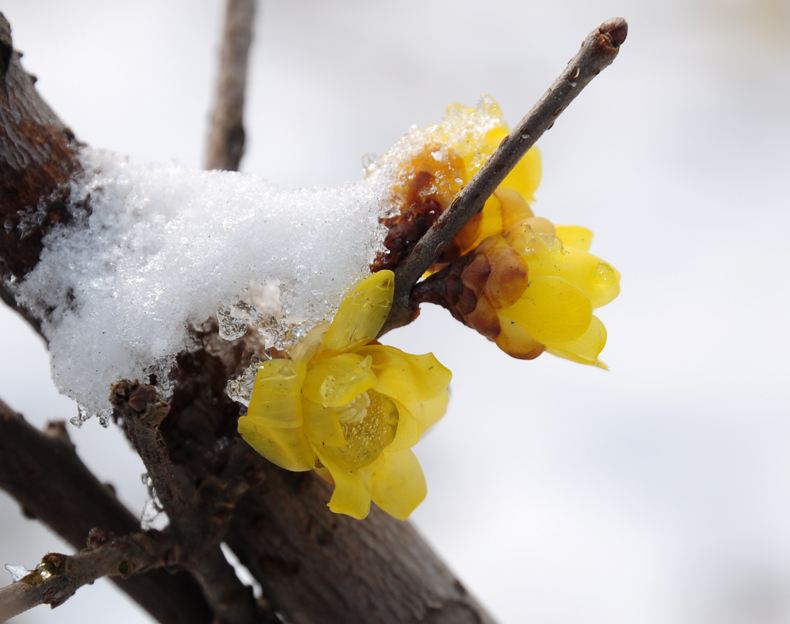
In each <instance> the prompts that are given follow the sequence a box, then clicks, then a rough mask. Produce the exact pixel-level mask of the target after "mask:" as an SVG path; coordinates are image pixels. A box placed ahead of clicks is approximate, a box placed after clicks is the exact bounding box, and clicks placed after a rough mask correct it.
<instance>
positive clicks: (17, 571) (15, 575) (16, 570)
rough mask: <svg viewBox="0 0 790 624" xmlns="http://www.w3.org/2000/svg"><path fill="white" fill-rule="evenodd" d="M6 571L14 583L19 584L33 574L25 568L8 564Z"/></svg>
mask: <svg viewBox="0 0 790 624" xmlns="http://www.w3.org/2000/svg"><path fill="white" fill-rule="evenodd" d="M5 569H6V570H8V573H9V574H10V575H11V580H12V581H13V582H14V583H18V582H19V581H21V580H22V579H23V578H24V577H26V576H27V575H28V574H30V572H31V570H28V569H27V568H26V567H25V566H15V565H8V564H7V563H6V564H5Z"/></svg>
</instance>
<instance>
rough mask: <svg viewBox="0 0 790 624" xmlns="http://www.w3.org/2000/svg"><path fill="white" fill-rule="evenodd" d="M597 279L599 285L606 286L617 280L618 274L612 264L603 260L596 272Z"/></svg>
mask: <svg viewBox="0 0 790 624" xmlns="http://www.w3.org/2000/svg"><path fill="white" fill-rule="evenodd" d="M595 279H596V281H597V282H598V285H599V286H601V287H606V286H610V285H612V284H613V283H614V282H616V281H617V274H616V273H615V270H614V268H613V267H612V265H611V264H609V263H608V262H603V261H602V262H601V263H600V264H599V265H598V270H597V271H596V272H595Z"/></svg>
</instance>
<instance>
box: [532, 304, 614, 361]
mask: <svg viewBox="0 0 790 624" xmlns="http://www.w3.org/2000/svg"><path fill="white" fill-rule="evenodd" d="M604 346H606V327H604V325H603V323H602V322H601V320H600V319H599V318H598V317H597V316H593V317H592V321H591V322H590V327H589V329H588V330H587V331H586V332H585V333H584V334H583V335H582V336H580V337H579V338H577V339H576V340H571V341H569V342H562V343H556V344H552V345H550V346H549V347H548V349H547V350H548V352H549V353H552V354H554V355H557V356H559V357H561V358H565V359H566V360H572V361H573V362H578V363H579V364H589V365H591V366H598V367H599V368H603V369H605V370H609V369H608V367H607V366H606V364H604V363H603V362H601V360H599V359H598V355H599V354H600V353H601V351H603V348H604Z"/></svg>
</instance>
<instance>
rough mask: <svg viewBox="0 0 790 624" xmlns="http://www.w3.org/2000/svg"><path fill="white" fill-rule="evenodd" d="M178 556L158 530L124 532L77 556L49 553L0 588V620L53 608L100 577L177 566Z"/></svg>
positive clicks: (170, 543) (180, 554) (177, 552)
mask: <svg viewBox="0 0 790 624" xmlns="http://www.w3.org/2000/svg"><path fill="white" fill-rule="evenodd" d="M182 555H183V553H182V552H180V549H179V548H178V546H177V545H176V544H174V543H172V542H170V540H169V539H168V538H167V536H166V534H164V533H158V532H150V533H135V534H133V535H127V536H125V537H121V538H118V539H115V540H113V541H111V542H108V543H106V544H103V545H101V546H98V547H96V548H93V549H90V550H85V551H83V552H81V553H79V554H77V555H61V554H58V553H49V554H48V555H45V556H44V557H43V558H42V559H41V563H40V564H39V565H38V566H36V568H35V570H33V571H32V572H30V573H29V574H27V575H26V576H24V577H22V579H20V580H19V581H17V582H16V583H14V584H13V585H8V586H6V587H4V588H2V589H0V622H5V621H6V620H7V619H9V618H12V617H14V616H16V615H19V614H20V613H23V612H24V611H27V610H29V609H32V608H33V607H37V606H38V605H40V604H48V605H51V606H52V607H53V608H54V607H57V606H59V605H61V604H63V603H64V602H66V600H68V599H69V598H71V596H73V595H74V593H75V592H76V591H77V590H78V589H79V588H80V587H82V586H83V585H88V584H90V583H93V582H94V581H95V580H96V579H99V578H101V577H104V576H122V577H127V576H130V575H131V574H137V573H141V572H146V571H148V570H151V569H154V568H159V567H163V566H168V567H173V566H177V565H178V564H179V563H180V559H181V556H182Z"/></svg>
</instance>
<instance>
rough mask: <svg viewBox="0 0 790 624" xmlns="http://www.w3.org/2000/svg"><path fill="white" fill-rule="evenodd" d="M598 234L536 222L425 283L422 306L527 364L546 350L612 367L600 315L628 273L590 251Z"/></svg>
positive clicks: (418, 293) (418, 291)
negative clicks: (441, 311) (437, 309)
mask: <svg viewBox="0 0 790 624" xmlns="http://www.w3.org/2000/svg"><path fill="white" fill-rule="evenodd" d="M591 240H592V232H591V231H590V230H588V229H587V228H583V227H579V226H556V227H555V226H554V225H553V224H552V223H551V222H550V221H549V220H548V219H544V218H540V217H531V218H528V219H524V220H522V221H520V222H518V223H516V224H515V225H513V226H511V227H510V228H508V229H507V230H506V231H505V232H504V234H494V235H493V236H489V237H488V238H486V239H485V240H484V241H483V242H482V243H480V244H479V245H478V246H477V247H475V248H474V249H473V250H472V251H470V252H469V253H467V254H466V255H464V256H462V257H460V258H458V259H457V260H455V261H454V262H452V263H450V264H449V265H448V266H446V267H445V268H444V269H442V270H441V271H439V272H438V273H435V274H433V275H431V276H430V277H429V278H428V279H426V280H425V281H424V282H421V283H420V284H418V285H417V287H416V288H415V291H414V295H415V297H416V298H417V300H418V301H422V302H429V303H435V304H438V305H441V306H444V307H445V308H447V309H448V310H450V312H452V314H453V316H454V317H455V318H457V319H458V320H460V321H461V322H463V323H464V324H466V325H468V326H469V327H471V328H473V329H475V330H476V331H478V332H479V333H481V334H482V335H483V336H485V337H486V338H488V339H489V340H492V341H494V342H496V344H497V346H499V348H500V349H502V350H503V351H505V353H507V354H508V355H511V356H513V357H515V358H520V359H524V360H531V359H534V358H536V357H538V356H539V355H540V354H541V353H543V352H544V351H548V352H549V353H553V354H554V355H557V356H559V357H563V358H566V359H569V360H573V361H574V362H579V363H581V364H590V365H593V366H599V367H601V368H606V365H605V364H604V363H603V362H601V361H600V360H599V359H598V355H599V354H600V353H601V350H602V349H603V348H604V345H605V344H606V329H605V328H604V326H603V323H601V321H600V320H599V319H598V318H597V317H596V316H594V315H593V310H595V309H596V308H600V307H601V306H604V305H606V304H607V303H609V302H611V301H612V300H613V299H614V298H615V297H617V295H618V294H619V293H620V273H619V272H618V271H617V269H615V268H614V267H612V266H611V265H610V264H609V263H607V262H605V261H604V260H601V259H600V258H598V257H597V256H594V255H592V254H590V253H588V251H587V250H588V249H589V247H590V242H591Z"/></svg>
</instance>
